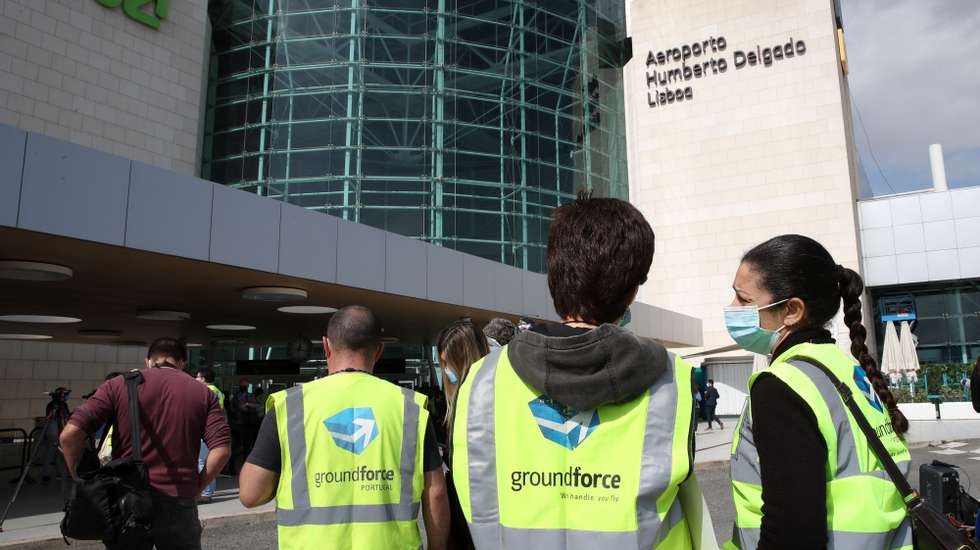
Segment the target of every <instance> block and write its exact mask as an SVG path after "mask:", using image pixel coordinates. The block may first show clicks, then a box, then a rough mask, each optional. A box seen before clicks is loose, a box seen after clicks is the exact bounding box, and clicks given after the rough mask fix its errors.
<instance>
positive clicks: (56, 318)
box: [0, 315, 82, 324]
mask: <svg viewBox="0 0 980 550" xmlns="http://www.w3.org/2000/svg"><path fill="white" fill-rule="evenodd" d="M0 321H5V322H7V323H50V324H66V323H81V322H82V320H81V319H79V318H77V317H62V316H60V315H0Z"/></svg>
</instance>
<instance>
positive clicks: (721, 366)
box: [701, 357, 752, 416]
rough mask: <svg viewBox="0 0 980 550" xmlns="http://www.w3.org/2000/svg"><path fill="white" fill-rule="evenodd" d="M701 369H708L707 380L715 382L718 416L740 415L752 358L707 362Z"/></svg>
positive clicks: (746, 390) (746, 395) (747, 393)
mask: <svg viewBox="0 0 980 550" xmlns="http://www.w3.org/2000/svg"><path fill="white" fill-rule="evenodd" d="M701 366H702V367H704V368H707V369H708V372H707V373H708V378H711V379H713V380H714V381H715V387H716V388H718V394H719V396H720V397H719V398H718V408H717V409H716V410H715V412H716V413H717V414H718V415H719V416H722V415H728V416H734V415H739V414H742V407H743V406H744V405H745V399H746V398H747V397H748V396H749V385H748V384H749V376H752V358H751V357H744V358H743V357H738V358H731V359H728V358H726V359H724V360H720V361H719V360H714V361H712V360H707V361H705V362H704V363H703V364H702V365H701Z"/></svg>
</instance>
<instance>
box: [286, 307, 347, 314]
mask: <svg viewBox="0 0 980 550" xmlns="http://www.w3.org/2000/svg"><path fill="white" fill-rule="evenodd" d="M279 311H281V312H283V313H296V314H298V315H326V314H328V313H336V311H337V308H335V307H327V306H282V307H281V308H279Z"/></svg>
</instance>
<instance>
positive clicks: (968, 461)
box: [697, 439, 980, 542]
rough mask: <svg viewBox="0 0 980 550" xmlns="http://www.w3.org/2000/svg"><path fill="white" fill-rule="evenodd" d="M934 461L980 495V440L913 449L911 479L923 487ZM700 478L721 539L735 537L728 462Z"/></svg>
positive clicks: (971, 491) (703, 470)
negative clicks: (955, 470)
mask: <svg viewBox="0 0 980 550" xmlns="http://www.w3.org/2000/svg"><path fill="white" fill-rule="evenodd" d="M933 460H939V461H941V462H946V463H948V464H952V465H954V466H958V467H959V468H960V483H962V484H963V487H964V488H965V489H967V492H969V493H970V494H971V495H973V496H974V497H980V439H973V440H965V441H953V442H949V443H943V444H942V445H939V446H929V447H920V448H915V449H912V469H911V471H910V472H909V482H911V484H912V487H914V488H916V489H918V488H919V466H920V465H922V464H929V463H931V462H932V461H933ZM697 475H698V481H700V483H701V490H702V491H703V492H704V496H705V500H706V501H707V502H708V509H709V510H711V521H712V523H714V526H715V534H716V535H717V536H718V539H719V542H721V541H723V540H727V539H728V538H730V537H731V531H732V525H733V524H734V522H735V510H734V507H733V506H732V496H731V490H730V488H729V483H728V479H729V478H728V465H727V464H725V465H711V466H709V467H707V468H705V469H701V470H698V472H697Z"/></svg>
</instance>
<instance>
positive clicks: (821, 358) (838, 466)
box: [726, 343, 912, 550]
mask: <svg viewBox="0 0 980 550" xmlns="http://www.w3.org/2000/svg"><path fill="white" fill-rule="evenodd" d="M807 359H809V360H811V361H817V362H819V363H820V364H822V365H824V366H825V367H827V368H828V369H829V370H830V371H831V372H833V373H834V375H835V376H837V378H839V379H840V380H841V381H842V382H843V383H845V384H847V385H848V386H849V387H850V388H851V393H852V394H853V395H854V396H855V398H856V401H857V403H858V406H859V407H860V408H861V412H863V413H864V415H865V417H866V418H867V419H868V422H869V423H870V424H871V425H872V426H874V427H875V429H876V431H877V432H878V433H879V434H880V435H881V441H882V443H883V444H884V446H885V449H887V450H888V452H889V454H891V457H892V459H893V460H894V461H895V463H896V464H897V465H898V466H899V468H900V469H901V470H902V472H903V473H904V474H906V475H907V474H908V469H909V465H910V464H911V460H912V456H911V454H910V453H909V450H908V447H906V446H905V443H904V442H903V441H902V439H901V438H900V437H899V436H898V435H897V434H895V433H894V431H892V424H891V417H890V416H889V414H888V410H887V409H886V408H885V405H884V403H882V402H881V400H880V399H879V398H878V396H877V395H876V394H875V393H874V390H873V389H872V388H871V387H870V382H869V381H868V380H867V378H866V376H865V373H864V370H862V369H861V368H860V366H858V365H857V361H855V360H854V359H853V358H851V357H850V356H849V355H847V354H846V353H844V351H843V350H842V349H840V348H839V347H838V346H837V345H836V344H810V343H803V344H799V345H796V346H793V347H792V348H790V349H788V350H786V352H784V353H783V354H782V355H780V356H779V357H778V358H777V359H776V361H775V362H774V363H773V364H772V365H771V366H770V367H769V368H767V369H766V370H764V371H762V372H767V373H770V374H772V375H774V376H776V377H778V378H779V379H780V380H782V381H783V382H785V383H786V386H787V387H789V388H790V390H792V391H793V392H795V393H796V394H797V395H799V396H800V397H801V398H802V399H803V401H804V402H805V403H806V404H808V405H809V406H810V408H811V409H812V410H813V414H814V417H815V418H816V419H817V428H818V429H819V430H820V434H821V435H822V436H823V439H824V442H825V443H826V445H827V469H826V471H827V537H828V541H829V543H830V546H831V547H833V548H835V549H837V550H841V549H844V550H851V549H853V550H892V549H903V550H911V549H912V525H911V522H910V520H909V518H908V517H907V514H906V511H905V503H904V502H902V497H901V495H900V494H899V492H898V489H896V488H895V485H894V484H893V483H892V481H891V479H890V478H889V477H888V474H887V473H886V472H885V469H884V468H883V467H882V466H881V464H880V463H879V462H878V459H877V458H876V457H875V455H874V452H873V451H872V450H871V448H870V447H869V446H868V440H867V438H866V437H865V436H864V433H863V432H862V431H861V428H860V427H859V426H858V425H857V423H856V422H855V421H854V419H853V418H852V417H851V413H850V411H848V410H847V407H846V406H845V405H844V402H843V401H842V400H841V397H840V394H839V393H838V391H837V389H836V388H835V387H834V384H833V383H832V382H831V381H830V379H829V378H827V376H826V375H825V374H824V373H823V372H821V371H820V369H819V368H817V367H815V366H814V365H812V364H811V363H809V362H807V361H806V360H807ZM759 374H761V373H756V374H754V375H752V377H751V378H749V391H750V392H751V389H752V384H753V383H755V380H756V379H757V378H758V376H759ZM731 476H732V498H733V500H734V501H735V529H734V532H733V537H734V538H733V540H732V541H730V542H729V543H727V544H726V548H745V549H749V548H752V549H754V548H756V546H758V544H759V537H760V530H759V529H760V527H761V525H762V478H761V476H760V468H759V453H758V451H757V449H756V447H755V440H754V438H753V437H752V408H751V403H750V402H749V401H746V404H745V410H744V411H743V412H742V417H741V419H740V420H739V426H738V428H737V429H736V431H735V438H734V439H733V441H732V461H731Z"/></svg>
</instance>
